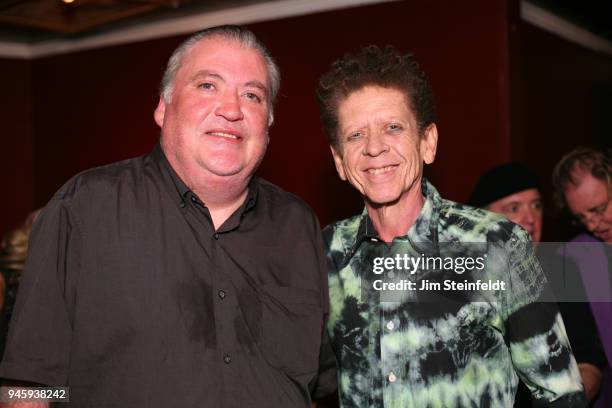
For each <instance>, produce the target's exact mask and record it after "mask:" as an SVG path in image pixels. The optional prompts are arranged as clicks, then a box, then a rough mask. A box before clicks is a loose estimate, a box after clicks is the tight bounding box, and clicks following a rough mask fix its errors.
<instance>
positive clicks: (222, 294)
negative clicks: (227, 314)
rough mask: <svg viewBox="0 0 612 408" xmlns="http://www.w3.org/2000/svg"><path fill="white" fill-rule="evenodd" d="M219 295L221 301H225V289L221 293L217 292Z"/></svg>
mask: <svg viewBox="0 0 612 408" xmlns="http://www.w3.org/2000/svg"><path fill="white" fill-rule="evenodd" d="M217 294H218V295H219V297H220V298H221V299H225V291H224V290H223V289H221V290H220V291H219V292H217Z"/></svg>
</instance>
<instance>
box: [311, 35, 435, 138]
mask: <svg viewBox="0 0 612 408" xmlns="http://www.w3.org/2000/svg"><path fill="white" fill-rule="evenodd" d="M368 85H376V86H381V87H384V88H394V89H397V90H399V91H401V92H403V93H404V94H405V96H406V100H407V102H408V104H409V107H410V109H411V110H412V111H413V112H414V115H415V116H416V121H417V126H418V131H419V134H423V131H424V130H425V129H426V128H427V126H429V125H430V124H431V123H434V122H435V121H436V108H435V103H434V97H433V92H432V90H431V85H430V84H429V80H428V79H427V76H426V75H425V72H423V70H421V68H420V67H419V64H418V63H417V61H416V60H415V58H414V56H413V55H412V54H405V55H401V54H399V53H398V52H397V50H396V49H395V48H394V47H392V46H390V45H388V46H386V47H385V48H383V49H381V48H379V47H377V46H375V45H370V46H367V47H364V48H362V49H361V50H360V51H359V52H358V53H357V54H354V55H352V54H345V55H344V56H343V57H342V58H340V59H339V60H337V61H335V62H334V63H333V64H332V66H331V69H330V71H329V72H327V73H326V74H324V75H323V76H322V77H321V80H320V81H319V87H318V88H317V99H318V101H319V108H320V110H321V121H322V122H323V126H324V127H325V130H326V133H327V138H328V141H329V144H330V145H332V146H334V147H338V145H339V139H338V107H339V105H340V102H342V101H343V100H345V99H346V98H347V97H348V96H349V95H350V94H351V93H353V92H355V91H358V90H360V89H362V88H364V87H365V86H368Z"/></svg>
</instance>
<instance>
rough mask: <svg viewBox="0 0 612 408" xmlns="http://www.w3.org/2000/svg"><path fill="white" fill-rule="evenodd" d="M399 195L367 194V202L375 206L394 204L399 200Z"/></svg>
mask: <svg viewBox="0 0 612 408" xmlns="http://www.w3.org/2000/svg"><path fill="white" fill-rule="evenodd" d="M399 198H400V197H399V195H398V194H367V195H366V201H367V202H369V203H370V204H372V205H375V206H383V205H390V204H394V203H396V202H397V201H398V200H399Z"/></svg>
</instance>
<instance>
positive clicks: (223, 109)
mask: <svg viewBox="0 0 612 408" xmlns="http://www.w3.org/2000/svg"><path fill="white" fill-rule="evenodd" d="M215 114H216V115H217V116H222V117H223V118H225V119H226V120H228V121H230V122H234V121H237V120H242V119H243V118H244V114H243V113H242V106H240V98H239V96H238V94H237V93H234V92H226V93H225V94H224V95H223V96H222V97H221V100H220V101H219V104H218V105H217V108H216V109H215Z"/></svg>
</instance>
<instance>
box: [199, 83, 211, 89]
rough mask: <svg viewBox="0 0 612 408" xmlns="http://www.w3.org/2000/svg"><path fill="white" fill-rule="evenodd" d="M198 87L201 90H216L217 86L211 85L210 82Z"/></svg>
mask: <svg viewBox="0 0 612 408" xmlns="http://www.w3.org/2000/svg"><path fill="white" fill-rule="evenodd" d="M198 86H199V87H200V88H202V89H209V90H210V89H215V85H213V84H212V83H210V82H203V83H201V84H200V85H198Z"/></svg>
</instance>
